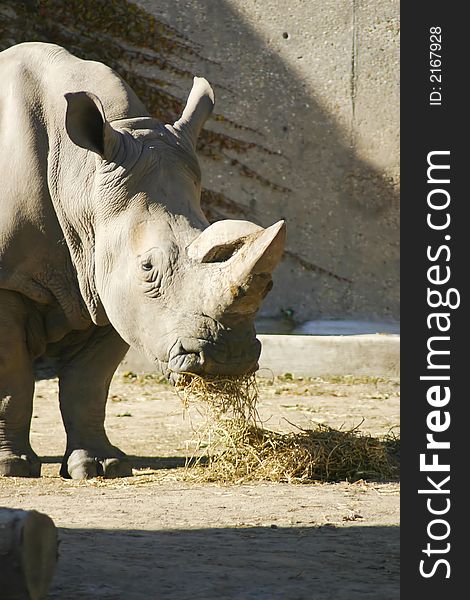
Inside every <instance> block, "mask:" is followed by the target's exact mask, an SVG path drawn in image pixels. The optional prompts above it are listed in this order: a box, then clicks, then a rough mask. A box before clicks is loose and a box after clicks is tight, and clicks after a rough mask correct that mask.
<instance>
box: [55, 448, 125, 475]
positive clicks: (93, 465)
mask: <svg viewBox="0 0 470 600" xmlns="http://www.w3.org/2000/svg"><path fill="white" fill-rule="evenodd" d="M111 449H112V450H114V452H113V454H114V456H103V454H108V453H107V452H106V453H101V456H95V455H94V454H98V453H93V452H90V451H88V450H82V449H79V450H74V451H73V452H72V453H71V454H70V455H69V456H68V458H64V460H63V462H62V467H61V469H60V474H61V476H62V477H64V478H66V479H91V478H92V477H105V478H106V479H114V478H116V477H131V476H132V467H131V465H130V464H129V462H128V460H127V457H126V455H125V454H124V453H123V452H121V451H120V450H118V449H117V448H114V447H111Z"/></svg>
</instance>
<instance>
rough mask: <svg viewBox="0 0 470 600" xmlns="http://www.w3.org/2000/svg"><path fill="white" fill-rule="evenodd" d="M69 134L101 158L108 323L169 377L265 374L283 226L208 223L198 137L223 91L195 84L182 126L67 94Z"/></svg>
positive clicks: (101, 286)
mask: <svg viewBox="0 0 470 600" xmlns="http://www.w3.org/2000/svg"><path fill="white" fill-rule="evenodd" d="M66 98H67V103H68V109H67V117H66V129H67V132H68V135H69V137H70V139H71V140H72V141H73V142H74V143H75V144H76V145H78V146H80V147H82V148H86V149H87V150H89V151H90V150H91V151H92V152H94V153H95V155H96V156H95V158H96V175H95V180H94V182H93V186H92V188H93V190H95V191H94V193H95V194H97V195H98V197H95V198H94V200H93V202H94V204H95V205H97V207H95V211H94V213H95V224H94V232H95V242H94V243H95V247H94V261H95V265H94V278H95V282H94V284H95V285H96V290H97V293H98V295H99V298H100V300H101V302H102V305H103V307H104V311H105V312H106V315H107V318H108V319H109V321H110V322H111V323H112V325H113V326H114V327H115V329H116V330H117V331H118V332H119V334H120V335H121V336H122V338H123V339H124V340H126V341H127V342H128V343H129V344H130V345H131V346H134V347H136V348H138V349H140V350H141V351H142V352H143V353H145V354H146V355H147V357H149V358H150V359H151V360H152V361H155V362H157V363H159V364H160V366H161V367H162V369H163V370H164V372H166V373H167V374H172V373H182V372H191V373H201V374H228V375H236V374H243V373H247V372H252V371H254V370H256V368H257V362H258V358H259V354H260V343H259V341H258V340H257V339H256V334H255V329H254V324H253V322H254V317H255V314H256V312H257V310H258V308H259V306H260V304H261V302H262V300H263V298H264V296H265V295H266V294H267V293H268V291H269V290H270V289H271V287H272V279H271V273H272V271H273V269H274V268H275V266H276V265H277V263H278V262H279V260H280V258H281V255H282V252H283V248H284V241H285V225H284V222H283V221H280V222H278V223H276V224H275V225H272V226H271V227H268V228H267V229H264V228H263V227H260V226H258V225H255V224H254V223H251V222H248V221H237V220H225V221H218V222H216V223H214V224H212V225H209V223H208V221H207V219H206V218H205V216H204V214H203V213H202V211H201V208H200V202H199V201H200V191H201V183H200V171H199V165H198V161H197V157H196V154H195V146H196V141H197V137H198V134H199V132H200V130H201V128H202V126H203V124H204V122H205V120H206V119H207V117H208V116H209V114H210V113H211V111H212V108H213V104H214V101H213V92H212V89H211V88H210V86H209V84H208V83H207V81H206V80H204V79H201V78H195V82H194V85H193V88H192V90H191V93H190V95H189V98H188V101H187V104H186V107H185V109H184V111H183V114H182V116H181V118H180V119H179V120H178V121H176V123H174V124H173V125H165V126H164V125H162V124H161V123H159V122H158V121H156V120H155V119H152V118H150V117H139V118H131V119H127V118H126V119H120V120H115V121H112V122H111V123H108V122H107V121H106V118H105V114H104V110H103V107H102V105H101V102H100V100H99V99H98V98H97V97H95V96H93V95H92V94H89V93H86V92H79V93H76V94H68V95H67V96H66Z"/></svg>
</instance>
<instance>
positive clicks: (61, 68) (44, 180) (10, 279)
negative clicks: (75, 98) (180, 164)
mask: <svg viewBox="0 0 470 600" xmlns="http://www.w3.org/2000/svg"><path fill="white" fill-rule="evenodd" d="M0 82H1V85H0V289H2V288H3V289H7V290H11V291H15V292H19V293H21V294H22V295H23V296H24V297H26V298H27V299H28V300H32V301H33V302H34V303H36V304H37V306H39V307H40V309H41V311H42V312H43V313H44V312H47V313H48V314H49V318H48V319H46V321H47V323H49V325H50V329H51V336H52V337H53V338H55V337H57V336H59V335H60V332H61V331H62V330H63V331H62V334H63V333H64V332H65V331H66V330H68V329H83V328H84V327H86V326H88V325H89V324H90V323H91V321H90V315H89V313H88V311H87V308H86V306H85V303H84V302H83V298H82V294H81V292H80V289H79V284H78V282H77V275H76V261H74V260H72V259H71V252H72V251H73V248H71V244H70V239H71V234H70V232H69V231H67V221H68V219H67V214H68V213H70V211H74V210H77V203H79V202H80V201H81V198H80V195H79V194H77V191H76V190H75V195H74V196H73V195H72V194H70V193H69V191H70V189H68V188H70V187H71V185H69V184H68V182H73V184H74V185H76V188H77V189H81V188H83V185H82V182H85V181H89V180H90V176H91V175H90V165H93V164H94V163H93V160H91V159H90V158H89V157H87V156H86V151H83V150H82V149H80V148H77V147H76V146H74V145H73V143H72V142H71V141H70V139H69V138H68V136H67V133H66V131H65V114H66V106H67V103H66V100H65V98H64V94H66V93H68V92H76V91H82V90H83V91H88V92H92V93H93V94H95V95H96V96H98V97H99V98H100V100H101V102H102V104H103V107H104V111H105V114H106V117H107V119H108V121H113V120H115V119H120V118H124V117H134V116H141V115H147V114H148V113H147V111H146V109H145V107H144V106H143V104H142V103H141V102H140V100H139V99H138V98H137V96H136V95H135V94H134V92H133V91H132V90H131V89H130V88H129V86H128V85H127V84H126V83H125V82H124V81H123V80H122V79H121V78H120V77H119V76H118V75H117V74H115V73H114V72H113V71H112V70H111V69H110V68H108V67H106V66H105V65H103V64H101V63H97V62H93V61H85V60H81V59H79V58H76V57H74V56H73V55H71V54H70V53H69V52H67V51H66V50H64V49H63V48H61V47H59V46H56V45H53V44H44V43H39V42H30V43H29V42H28V43H24V44H19V45H17V46H13V47H11V48H9V49H7V50H5V51H3V52H1V53H0ZM91 168H92V167H91ZM87 171H88V172H87ZM80 178H81V179H80ZM58 181H60V182H65V185H64V184H63V183H61V184H60V185H61V186H62V187H60V188H59V185H58V183H57V182H58ZM74 182H76V183H74ZM54 188H55V192H54V193H53V191H52V190H53V189H54ZM58 188H59V192H58V191H57V190H58ZM54 330H55V333H54Z"/></svg>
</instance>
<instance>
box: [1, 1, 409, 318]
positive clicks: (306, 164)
mask: <svg viewBox="0 0 470 600" xmlns="http://www.w3.org/2000/svg"><path fill="white" fill-rule="evenodd" d="M41 4H42V5H43V6H40V8H39V9H38V8H37V5H41ZM2 5H3V7H4V8H3V9H2V10H6V11H7V13H4V14H7V16H8V20H4V21H3V32H2V30H1V26H0V42H1V43H2V44H3V45H4V46H5V45H8V44H10V43H14V42H15V41H22V39H45V40H49V41H56V42H58V43H62V45H65V46H67V47H69V49H71V50H72V51H74V52H76V53H77V54H79V55H82V56H84V57H90V58H98V59H100V60H103V61H104V62H107V63H108V64H110V65H111V66H113V68H116V69H117V70H119V71H120V72H121V74H123V75H124V76H125V77H126V78H127V79H130V83H131V84H132V85H133V86H134V87H135V88H136V89H137V91H138V93H139V94H140V95H141V96H142V97H143V99H144V101H145V102H146V103H147V104H148V105H149V106H150V108H151V110H152V112H154V113H155V114H156V115H157V116H159V117H161V118H162V119H168V120H171V119H173V118H176V117H177V113H178V110H179V109H180V108H181V101H182V100H183V99H184V98H185V95H186V93H187V91H188V90H189V88H190V85H191V76H192V74H199V75H204V76H206V77H207V78H208V79H209V80H210V81H211V82H212V84H213V86H214V88H215V92H216V99H217V104H216V115H215V117H214V118H212V119H211V120H210V121H209V122H208V124H207V132H206V133H205V135H204V136H203V138H202V139H201V143H200V151H201V162H202V168H203V178H204V179H203V184H204V188H205V192H204V195H203V206H204V208H205V210H206V211H207V212H208V213H209V216H210V218H211V219H218V218H227V217H229V218H247V219H250V220H254V221H256V222H258V223H260V224H262V225H268V224H271V223H273V222H274V221H276V220H278V219H279V218H285V219H286V220H287V223H288V244H287V252H286V255H285V257H284V260H283V262H282V265H281V266H280V267H279V268H278V270H277V271H276V273H275V287H274V289H273V291H272V292H271V294H270V295H269V296H268V298H267V300H266V303H265V305H264V307H263V309H262V314H263V315H269V316H276V315H279V314H281V313H282V311H286V310H287V309H292V310H293V317H294V319H297V320H299V321H302V320H305V319H313V318H316V317H319V316H337V317H338V316H350V317H351V316H353V317H367V318H374V317H379V318H382V319H383V318H397V317H398V311H399V305H398V302H399V289H398V288H399V280H398V276H399V270H398V256H399V255H398V175H399V172H398V143H399V129H398V113H399V100H398V93H399V84H398V82H399V72H398V59H399V41H398V36H399V23H398V13H399V3H398V1H397V0H388V1H387V0H351V1H345V0H344V1H343V0H322V1H319V0H291V1H290V2H288V3H287V2H285V1H284V0H218V1H216V0H158V1H157V0H137V1H135V2H133V3H129V2H125V1H124V0H114V1H113V2H112V3H105V2H97V0H80V1H77V2H73V3H65V2H58V1H57V0H56V1H52V2H51V1H50V2H48V3H41V2H39V3H33V2H30V3H27V4H25V5H24V6H26V7H27V8H25V9H24V10H25V11H26V16H25V14H24V13H21V11H20V8H19V6H20V5H22V6H23V3H18V2H8V1H6V2H3V3H2ZM5 7H6V8H5ZM21 10H23V9H21ZM110 11H112V13H111V12H110ZM136 50H137V53H136Z"/></svg>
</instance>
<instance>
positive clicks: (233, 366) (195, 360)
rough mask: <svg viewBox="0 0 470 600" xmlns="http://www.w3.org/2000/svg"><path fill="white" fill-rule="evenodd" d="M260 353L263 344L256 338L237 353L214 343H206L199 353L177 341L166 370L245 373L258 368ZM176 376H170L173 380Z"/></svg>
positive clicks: (177, 372) (202, 372) (199, 373)
mask: <svg viewBox="0 0 470 600" xmlns="http://www.w3.org/2000/svg"><path fill="white" fill-rule="evenodd" d="M199 342H200V340H199ZM260 352H261V344H260V342H259V341H258V340H257V339H256V338H254V340H252V342H251V343H250V344H249V345H248V346H244V347H242V348H239V349H237V351H236V352H233V351H232V349H231V348H227V347H226V346H225V345H219V344H217V343H214V342H204V343H203V344H202V345H201V349H200V350H199V351H198V352H197V351H194V350H186V349H185V348H184V347H183V344H182V343H181V342H178V343H177V344H175V346H174V347H173V348H172V352H170V357H169V360H168V363H167V370H168V373H169V374H171V373H173V374H181V373H194V374H196V375H227V376H230V375H244V374H249V373H253V372H254V371H256V370H257V369H258V358H259V355H260ZM173 379H174V378H173V377H170V380H173Z"/></svg>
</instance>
